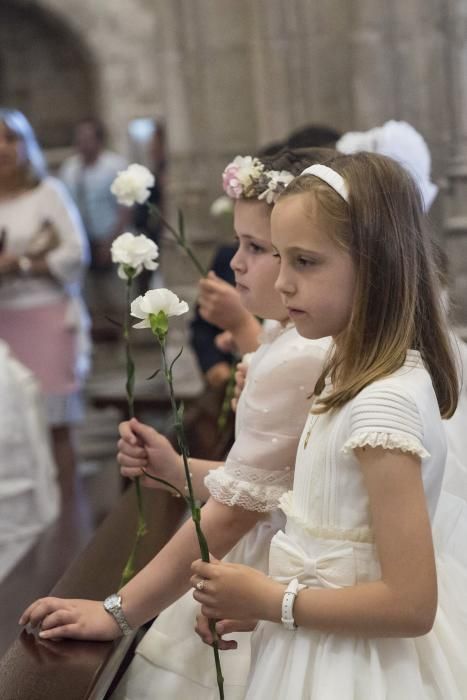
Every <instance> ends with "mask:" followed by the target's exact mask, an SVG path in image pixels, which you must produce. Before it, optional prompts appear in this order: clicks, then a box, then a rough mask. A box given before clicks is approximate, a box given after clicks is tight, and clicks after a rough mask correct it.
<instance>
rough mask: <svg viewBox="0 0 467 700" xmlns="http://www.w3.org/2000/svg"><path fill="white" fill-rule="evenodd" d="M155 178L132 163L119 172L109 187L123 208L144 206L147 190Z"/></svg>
mask: <svg viewBox="0 0 467 700" xmlns="http://www.w3.org/2000/svg"><path fill="white" fill-rule="evenodd" d="M154 183H155V178H154V175H153V174H152V173H151V171H150V170H148V169H147V168H145V167H144V165H139V164H138V163H133V164H132V165H129V166H128V168H127V169H126V170H121V171H120V172H119V173H118V175H117V177H116V178H115V180H114V181H113V183H112V186H111V187H110V191H111V192H112V194H114V195H115V196H116V198H117V200H118V202H119V204H123V205H124V206H125V207H131V206H133V204H136V203H137V204H144V202H145V201H146V200H147V198H148V197H149V190H150V188H151V187H152V186H153V185H154Z"/></svg>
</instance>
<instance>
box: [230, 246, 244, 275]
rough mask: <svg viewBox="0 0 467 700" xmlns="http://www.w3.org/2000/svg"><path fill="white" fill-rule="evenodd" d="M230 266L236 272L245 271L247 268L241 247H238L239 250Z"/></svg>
mask: <svg viewBox="0 0 467 700" xmlns="http://www.w3.org/2000/svg"><path fill="white" fill-rule="evenodd" d="M230 267H231V268H232V270H233V271H234V272H244V271H245V269H246V265H245V261H244V259H243V255H242V252H241V250H240V248H238V250H237V252H236V253H235V255H234V256H233V258H232V260H231V261H230Z"/></svg>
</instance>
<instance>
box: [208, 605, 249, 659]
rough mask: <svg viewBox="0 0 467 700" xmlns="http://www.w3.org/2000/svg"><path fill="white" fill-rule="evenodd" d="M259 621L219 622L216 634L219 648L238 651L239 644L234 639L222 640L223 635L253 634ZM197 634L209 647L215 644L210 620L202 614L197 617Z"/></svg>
mask: <svg viewBox="0 0 467 700" xmlns="http://www.w3.org/2000/svg"><path fill="white" fill-rule="evenodd" d="M257 624H258V621H257V620H218V621H217V622H216V632H217V634H218V640H217V643H218V646H219V649H221V650H222V651H227V650H229V649H236V648H237V646H238V644H237V642H236V641H235V640H234V639H222V635H223V634H231V633H232V632H252V631H253V630H254V629H255V627H256V625H257ZM195 632H196V634H198V635H199V636H200V637H201V639H202V640H203V642H204V643H205V644H208V645H209V646H211V645H212V643H213V641H214V640H213V636H212V632H211V630H210V629H209V620H208V618H207V617H205V616H204V615H203V614H202V613H200V614H199V615H197V617H196V625H195Z"/></svg>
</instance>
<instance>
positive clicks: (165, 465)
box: [117, 418, 222, 501]
mask: <svg viewBox="0 0 467 700" xmlns="http://www.w3.org/2000/svg"><path fill="white" fill-rule="evenodd" d="M119 432H120V440H119V441H118V450H119V451H118V454H117V461H118V463H119V464H120V467H121V469H120V472H121V474H122V476H125V477H127V478H129V479H134V478H136V477H141V482H142V484H143V485H144V486H148V487H150V488H156V489H162V490H167V491H170V492H171V493H174V491H173V489H170V488H168V487H166V486H164V485H163V484H161V483H160V482H157V481H155V480H154V479H151V478H149V477H147V476H144V474H143V472H142V469H144V470H145V471H147V472H148V473H149V474H152V475H153V476H157V477H159V478H161V479H164V480H165V481H168V482H169V483H171V484H173V485H174V486H176V487H177V488H178V489H179V491H181V492H182V493H184V492H185V485H186V479H185V470H184V468H183V462H182V457H181V455H179V454H178V452H176V451H175V450H174V448H173V447H172V445H171V444H170V442H169V441H168V440H167V438H166V437H165V436H164V435H161V433H158V432H157V430H154V428H151V427H150V426H149V425H145V424H144V423H140V422H139V421H138V420H137V419H136V418H132V419H131V420H130V421H124V422H123V423H120V425H119ZM221 464H222V462H214V461H212V460H208V459H192V458H191V457H190V459H189V466H190V473H191V475H192V483H193V489H194V492H195V496H196V498H198V499H199V500H200V501H207V500H208V498H209V491H208V489H207V488H206V486H205V485H204V477H205V476H206V475H207V474H208V472H209V470H210V469H215V468H216V467H218V466H220V465H221Z"/></svg>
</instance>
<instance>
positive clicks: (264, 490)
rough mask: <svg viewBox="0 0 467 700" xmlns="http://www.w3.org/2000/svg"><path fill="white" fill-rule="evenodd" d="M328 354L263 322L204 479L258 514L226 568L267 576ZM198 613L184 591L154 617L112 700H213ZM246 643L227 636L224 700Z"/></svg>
mask: <svg viewBox="0 0 467 700" xmlns="http://www.w3.org/2000/svg"><path fill="white" fill-rule="evenodd" d="M328 348H329V341H328V340H323V341H311V340H306V339H305V338H302V337H300V336H299V335H298V334H297V332H296V330H295V328H294V327H293V326H291V325H289V326H287V327H286V328H282V327H281V326H280V325H279V324H277V323H274V322H268V330H267V331H265V332H264V333H263V343H262V345H261V347H260V348H259V349H258V350H257V352H256V353H254V355H253V356H252V359H251V362H250V366H249V370H248V375H247V382H246V386H245V388H244V390H243V392H242V395H241V397H240V401H239V405H238V409H237V416H236V439H235V443H234V445H233V447H232V449H231V451H230V452H229V455H228V457H227V459H226V462H225V464H224V465H223V466H221V467H219V468H218V469H216V470H213V471H211V472H210V473H209V475H208V476H207V478H206V485H207V487H208V488H209V491H210V493H211V494H212V496H213V497H214V498H215V499H216V500H218V501H220V502H221V503H225V504H227V505H237V506H242V507H243V508H245V509H247V510H256V511H260V512H262V513H264V516H263V518H262V519H261V520H260V522H259V523H258V524H257V525H256V526H255V527H254V528H253V530H251V531H250V532H249V533H248V534H247V535H245V537H243V538H242V540H241V541H240V542H239V543H238V544H237V545H236V547H234V549H233V550H232V551H231V552H230V553H229V555H228V557H227V559H228V560H229V561H235V562H241V563H244V564H248V565H250V566H254V567H255V568H257V569H260V570H262V571H267V570H268V553H269V545H270V541H271V538H272V536H273V535H274V534H275V532H277V530H278V529H279V528H281V527H283V525H284V522H285V520H284V516H283V514H282V513H281V512H280V511H279V510H278V509H277V504H278V501H279V499H280V497H281V496H282V495H283V494H284V493H285V492H286V491H287V490H288V489H290V488H291V486H292V480H293V466H294V462H295V455H296V452H297V447H298V442H299V439H300V434H301V431H302V428H303V425H304V424H305V421H306V418H307V415H308V411H309V408H310V403H311V400H310V398H309V397H310V394H311V393H312V391H313V388H314V385H315V382H316V380H317V378H318V376H319V374H320V373H321V370H322V366H323V362H324V359H325V356H326V353H327V350H328ZM198 610H199V606H198V605H197V604H196V603H195V601H194V600H193V597H192V592H191V591H189V592H188V593H187V594H186V595H184V596H183V597H182V598H180V599H179V600H178V601H177V602H176V603H175V604H173V605H172V606H170V607H169V608H168V609H167V610H165V611H164V612H163V613H162V614H161V615H160V616H159V617H158V619H157V620H156V622H155V623H154V624H153V625H152V627H151V629H150V630H149V631H148V632H147V633H146V635H145V637H144V638H143V640H142V641H141V643H140V644H139V646H138V648H137V650H136V654H135V658H134V659H133V661H132V663H131V665H130V667H129V670H128V671H127V673H126V674H125V676H124V678H123V679H122V681H121V683H120V685H119V687H118V689H117V691H116V692H115V693H114V695H113V697H114V698H119V699H123V698H125V700H149V699H150V698H151V699H152V698H154V697H156V696H157V697H160V698H164V700H172V699H173V700H179V699H180V698H183V697H189V698H190V700H198V699H199V700H217V698H218V697H219V695H218V690H217V682H216V675H215V669H214V661H213V654H212V649H211V648H210V647H208V646H206V645H205V644H203V643H202V642H201V640H200V639H199V637H198V636H197V635H196V634H195V632H194V623H195V617H196V614H197V612H198ZM250 636H251V635H250V634H249V633H246V632H244V633H239V634H235V635H234V637H235V639H237V640H238V641H239V646H238V649H237V650H235V651H229V652H226V653H224V654H222V655H221V656H222V658H221V661H222V670H223V674H224V678H225V698H226V700H240V699H241V698H243V697H244V694H245V683H246V678H247V675H248V669H249V664H250Z"/></svg>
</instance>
